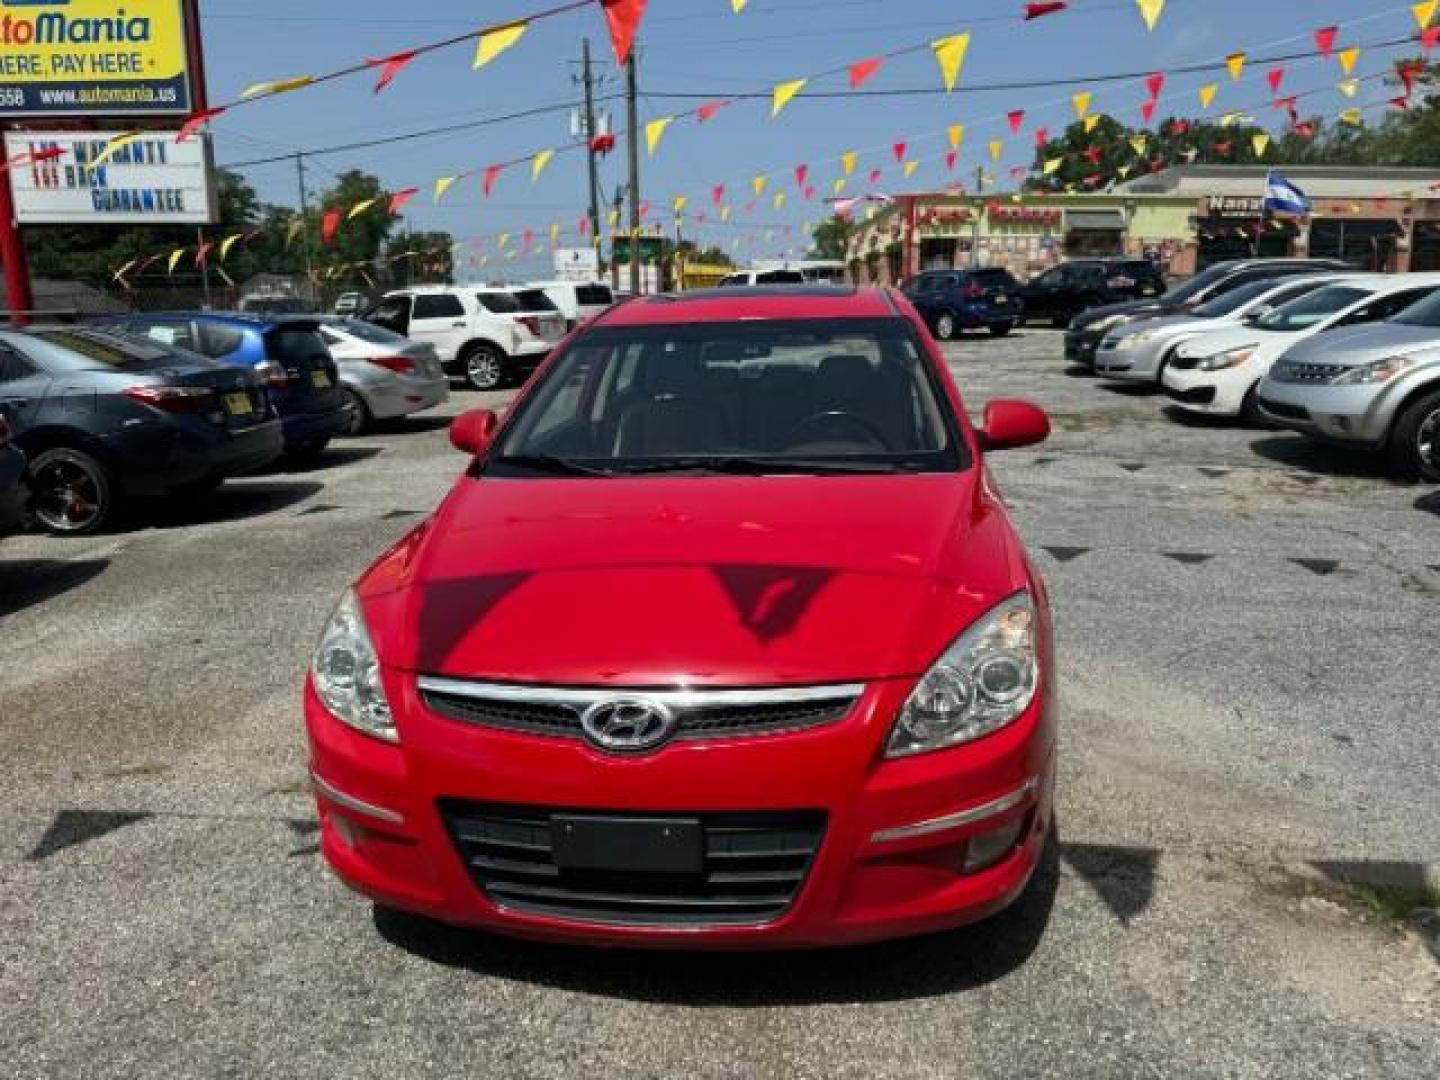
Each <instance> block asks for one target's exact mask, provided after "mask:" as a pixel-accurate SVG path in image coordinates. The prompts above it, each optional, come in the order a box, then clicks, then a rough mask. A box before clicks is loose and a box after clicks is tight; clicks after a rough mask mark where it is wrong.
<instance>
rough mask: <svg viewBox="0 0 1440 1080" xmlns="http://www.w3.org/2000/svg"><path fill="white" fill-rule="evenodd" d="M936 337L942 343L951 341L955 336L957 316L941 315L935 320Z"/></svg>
mask: <svg viewBox="0 0 1440 1080" xmlns="http://www.w3.org/2000/svg"><path fill="white" fill-rule="evenodd" d="M935 336H936V337H937V338H939V339H940V340H941V341H949V340H951V339H952V338H953V337H954V336H955V316H953V315H941V316H940V317H939V318H938V319H936V320H935Z"/></svg>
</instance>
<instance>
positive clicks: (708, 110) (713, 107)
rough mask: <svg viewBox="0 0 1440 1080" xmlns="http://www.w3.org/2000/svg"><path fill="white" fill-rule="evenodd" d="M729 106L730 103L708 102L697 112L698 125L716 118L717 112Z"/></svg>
mask: <svg viewBox="0 0 1440 1080" xmlns="http://www.w3.org/2000/svg"><path fill="white" fill-rule="evenodd" d="M729 104H730V103H729V102H728V101H707V102H706V103H705V104H704V105H701V106H700V108H698V109H696V110H695V121H696V123H700V124H703V123H704V122H705V121H706V120H709V119H710V118H711V117H712V116H714V115H715V114H716V113H717V112H719V111H720V110H721V109H723V108H724V107H725V106H726V105H729Z"/></svg>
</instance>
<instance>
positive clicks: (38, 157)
mask: <svg viewBox="0 0 1440 1080" xmlns="http://www.w3.org/2000/svg"><path fill="white" fill-rule="evenodd" d="M64 154H65V148H64V147H63V146H47V147H45V149H43V150H36V151H35V152H34V153H33V154H31V155H30V163H31V164H32V165H38V164H39V163H40V162H42V161H54V160H55V159H56V158H58V157H61V156H63V155H64Z"/></svg>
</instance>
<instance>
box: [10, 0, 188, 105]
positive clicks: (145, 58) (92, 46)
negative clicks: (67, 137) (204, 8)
mask: <svg viewBox="0 0 1440 1080" xmlns="http://www.w3.org/2000/svg"><path fill="white" fill-rule="evenodd" d="M190 8H191V5H190V4H189V3H187V2H186V0H0V117H14V116H49V117H62V116H135V117H143V116H165V115H187V114H189V113H191V112H194V111H195V109H196V102H195V100H194V91H193V85H192V82H191V58H190V41H191V38H190V32H189V23H188V14H189V11H190Z"/></svg>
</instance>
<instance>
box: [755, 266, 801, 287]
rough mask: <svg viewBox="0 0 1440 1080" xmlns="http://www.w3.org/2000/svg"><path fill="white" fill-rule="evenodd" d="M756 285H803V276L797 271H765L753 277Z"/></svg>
mask: <svg viewBox="0 0 1440 1080" xmlns="http://www.w3.org/2000/svg"><path fill="white" fill-rule="evenodd" d="M755 284H757V285H804V284H805V275H804V274H802V273H800V271H798V270H767V271H766V272H765V273H763V274H756V275H755Z"/></svg>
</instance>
